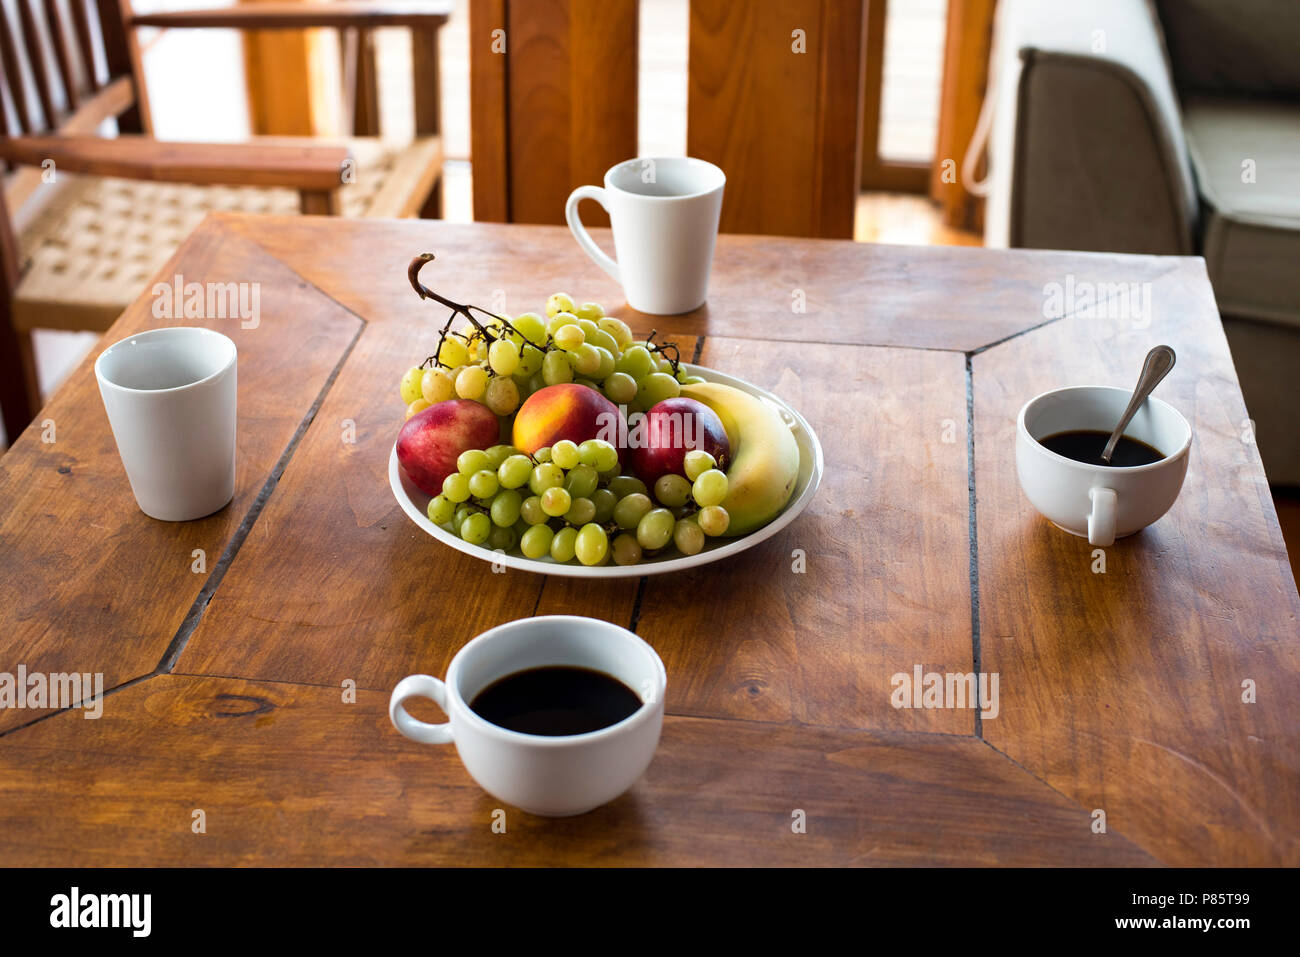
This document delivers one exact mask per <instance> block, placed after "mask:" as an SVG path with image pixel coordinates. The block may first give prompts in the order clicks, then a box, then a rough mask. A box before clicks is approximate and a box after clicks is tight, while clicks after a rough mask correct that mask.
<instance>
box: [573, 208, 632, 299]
mask: <svg viewBox="0 0 1300 957" xmlns="http://www.w3.org/2000/svg"><path fill="white" fill-rule="evenodd" d="M584 199H594V200H595V201H596V202H598V203H600V205H601V208H602V209H604V210H605V212H607V213H608V212H609V204H607V203H606V202H605V191H604V190H603V189H601V188H600V187H599V186H579V187H578V188H577V189H575V190H574V191H573V192H572V193H570V194H569V199H568V201H567V202H566V203H565V204H564V218H565V219H566V220H568V223H569V230H570V232H572V233H573V238H574V239H576V240H577V241H578V245H579V246H581V247H582V251H583V252H585V253H586V254H587V255H588V256H590V257H591V258H592V260H593V261H594V262H595V263H596V265H597V266H599V267H600V268H601V269H603V270H605V272H607V273H609V276H610V278H611V279H613V280H614V281H615V282H616V283H618V284H619V285H622V283H623V280H622V278H621V277H620V276H619V274H618V263H616V262H614V260H612V259H610V258H609V257H608V256H606V255H605V251H604V250H603V249H601V248H600V247H599V246H597V245H596V243H595V241H594V240H593V239H592V238H591V235H590V234H589V233H588V232H587V227H586V226H584V225H582V219H581V218H580V217H579V216H578V203H580V202H581V201H582V200H584Z"/></svg>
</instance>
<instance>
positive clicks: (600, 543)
mask: <svg viewBox="0 0 1300 957" xmlns="http://www.w3.org/2000/svg"><path fill="white" fill-rule="evenodd" d="M573 549H574V553H575V554H576V555H577V556H578V561H580V562H582V564H584V565H599V564H600V563H601V562H603V561H604V560H605V556H607V555H608V554H609V536H608V535H606V534H605V530H604V529H603V528H601V527H600V526H599V525H597V524H595V523H594V522H593V523H588V524H586V525H584V526H582V528H580V529H579V530H578V537H577V539H575V540H574V546H573Z"/></svg>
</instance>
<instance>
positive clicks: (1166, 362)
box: [1101, 346, 1178, 465]
mask: <svg viewBox="0 0 1300 957" xmlns="http://www.w3.org/2000/svg"><path fill="white" fill-rule="evenodd" d="M1177 358H1178V357H1177V356H1175V355H1174V350H1173V349H1171V348H1169V346H1156V347H1155V348H1154V349H1152V350H1151V351H1150V352H1148V353H1147V357H1146V361H1145V362H1143V363H1142V374H1141V375H1140V376H1138V383H1137V388H1135V389H1134V390H1133V398H1131V399H1129V402H1128V408H1126V409H1125V410H1124V414H1123V415H1122V416H1120V420H1119V425H1117V426H1115V431H1114V432H1112V433H1111V434H1110V441H1109V442H1107V443H1106V448H1105V449H1104V450H1103V451H1102V453H1101V458H1102V461H1103V462H1105V463H1106V464H1108V465H1109V464H1110V457H1111V456H1112V455H1114V454H1115V446H1116V445H1117V444H1118V443H1119V440H1120V436H1122V435H1123V434H1124V430H1125V429H1126V428H1128V424H1129V423H1130V422H1131V421H1133V416H1135V415H1137V410H1138V409H1140V408H1142V403H1143V402H1145V401H1146V400H1147V396H1149V395H1150V394H1151V392H1152V391H1153V390H1154V389H1155V387H1156V386H1158V385H1159V384H1160V380H1162V379H1163V378H1164V377H1165V376H1167V375H1169V370H1170V369H1172V368H1173V367H1174V362H1176V361H1177Z"/></svg>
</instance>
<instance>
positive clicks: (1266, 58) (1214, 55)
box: [1157, 0, 1300, 96]
mask: <svg viewBox="0 0 1300 957" xmlns="http://www.w3.org/2000/svg"><path fill="white" fill-rule="evenodd" d="M1157 6H1158V8H1159V11H1160V23H1161V26H1163V27H1164V32H1165V43H1166V44H1167V46H1168V48H1169V58H1170V61H1171V63H1172V66H1173V71H1174V83H1175V85H1176V86H1177V87H1178V89H1179V91H1180V92H1181V93H1183V94H1184V95H1187V94H1193V95H1194V94H1198V93H1210V94H1220V93H1249V94H1253V95H1257V96H1295V95H1297V94H1300V55H1297V51H1300V3H1297V2H1296V0H1158V4H1157Z"/></svg>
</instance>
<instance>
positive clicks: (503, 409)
mask: <svg viewBox="0 0 1300 957" xmlns="http://www.w3.org/2000/svg"><path fill="white" fill-rule="evenodd" d="M483 404H484V405H486V406H487V407H488V408H489V409H491V410H492V411H493V412H495V413H496V414H497V415H509V414H510V413H511V412H513V411H515V409H517V408H519V386H517V385H515V380H514V379H509V378H502V377H501V376H497V377H495V378H494V379H492V380H491V381H490V382H488V384H487V389H486V390H485V391H484V393H483Z"/></svg>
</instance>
